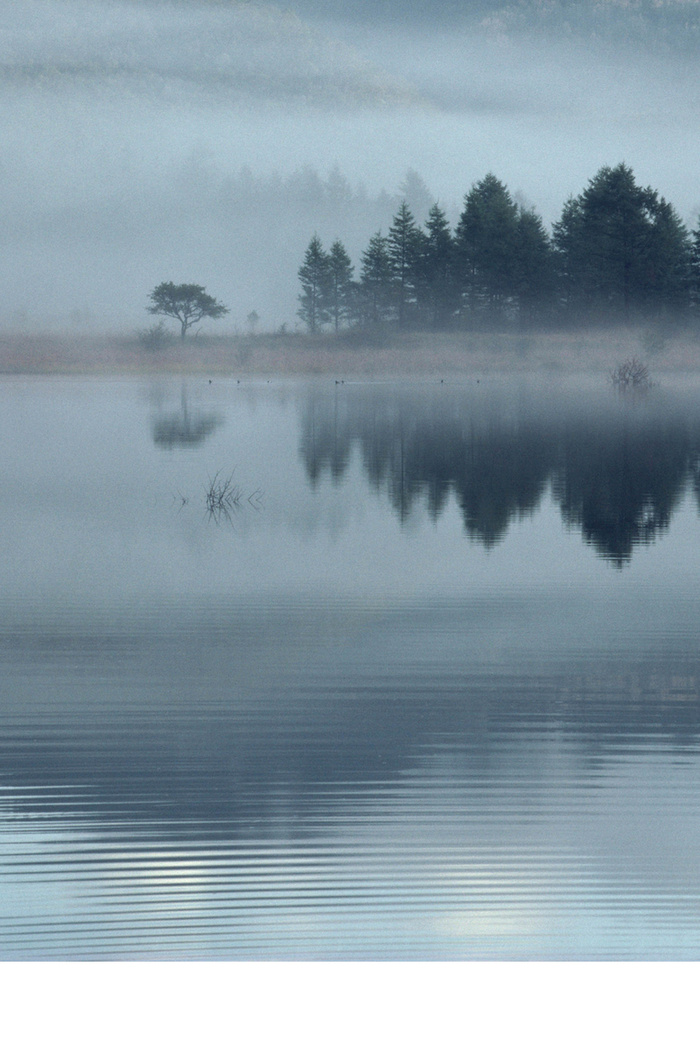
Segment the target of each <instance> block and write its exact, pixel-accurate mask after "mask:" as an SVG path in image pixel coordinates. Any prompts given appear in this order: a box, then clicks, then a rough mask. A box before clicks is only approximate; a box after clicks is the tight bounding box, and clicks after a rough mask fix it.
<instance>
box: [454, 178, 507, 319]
mask: <svg viewBox="0 0 700 1051" xmlns="http://www.w3.org/2000/svg"><path fill="white" fill-rule="evenodd" d="M517 243H518V208H517V205H516V204H515V202H514V201H513V199H512V197H511V195H510V193H509V192H508V190H507V189H506V187H505V186H504V185H503V183H501V182H499V180H498V179H497V178H496V176H495V175H493V174H491V173H489V174H488V175H486V176H485V177H484V178H483V179H482V180H481V181H480V182H478V183H476V184H475V185H474V186H473V187H472V189H471V190H470V192H469V193H468V194H467V196H466V197H465V199H464V209H463V211H462V214H461V216H460V219H459V223H458V226H457V231H456V245H457V254H458V266H459V271H460V280H461V286H462V292H463V295H464V300H465V305H466V307H467V309H468V311H469V312H470V313H471V314H472V315H474V316H479V315H482V316H486V317H487V318H488V319H489V320H490V321H495V320H499V319H503V318H504V317H505V316H506V315H507V313H508V312H509V307H510V306H511V304H512V302H513V300H514V297H515V294H516V265H515V258H516V251H517Z"/></svg>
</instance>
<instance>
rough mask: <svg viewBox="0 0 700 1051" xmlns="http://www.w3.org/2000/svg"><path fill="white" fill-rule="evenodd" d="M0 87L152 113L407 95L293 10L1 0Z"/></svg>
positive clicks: (376, 100) (377, 101) (124, 0)
mask: <svg viewBox="0 0 700 1051" xmlns="http://www.w3.org/2000/svg"><path fill="white" fill-rule="evenodd" d="M0 85H1V86H2V89H3V90H5V91H11V90H13V89H14V91H15V92H19V91H22V90H25V91H26V90H33V91H36V92H40V93H41V92H51V93H54V94H55V93H56V92H71V91H72V92H75V91H77V90H80V89H81V88H82V89H85V90H87V91H89V92H90V94H91V96H92V97H94V96H95V95H97V97H102V98H105V97H106V98H110V97H114V96H115V95H119V96H123V97H127V98H128V97H134V98H139V97H143V96H146V97H148V99H149V100H150V102H151V103H157V104H158V105H161V106H173V105H178V104H180V103H182V102H187V103H189V104H191V103H193V102H199V103H200V104H207V103H211V102H215V103H218V104H228V105H240V104H245V103H246V102H250V101H260V100H262V101H264V100H265V99H268V98H273V99H275V100H279V99H280V98H282V97H284V98H285V99H287V100H289V101H300V102H304V101H308V100H313V102H314V103H315V104H317V105H318V104H321V103H323V104H325V105H334V106H338V105H343V104H353V105H357V104H365V105H367V104H371V105H383V104H386V103H397V102H404V101H406V100H407V99H409V98H410V97H411V95H412V92H411V89H409V88H408V86H407V84H405V83H403V82H402V81H401V80H400V79H399V78H396V77H392V76H389V75H387V74H386V73H383V72H382V71H381V69H379V68H377V67H376V66H373V65H372V64H371V63H370V62H368V61H367V60H366V59H364V58H363V57H362V55H360V54H359V53H358V52H357V51H356V50H354V49H353V48H352V47H350V46H349V45H348V44H345V43H343V42H341V41H340V40H339V39H337V38H334V37H333V36H332V35H331V34H329V33H327V32H324V31H323V30H321V29H319V28H317V27H314V26H312V25H310V24H308V23H305V22H304V21H302V20H301V19H300V18H299V17H297V16H296V15H295V14H294V13H292V12H288V11H287V12H285V11H282V10H280V9H279V8H278V7H276V6H272V5H267V6H266V5H264V4H261V5H254V4H247V3H236V2H232V3H226V4H210V3H207V2H206V0H203V2H198V3H195V4H190V3H188V4H181V3H178V2H177V0H172V2H168V0H163V2H159V0H156V2H151V3H148V2H146V3H139V4H135V3H133V2H131V0H117V2H115V3H100V2H97V3H88V2H85V0H34V2H33V3H28V4H26V5H24V4H23V5H19V6H18V5H16V4H12V3H3V4H0Z"/></svg>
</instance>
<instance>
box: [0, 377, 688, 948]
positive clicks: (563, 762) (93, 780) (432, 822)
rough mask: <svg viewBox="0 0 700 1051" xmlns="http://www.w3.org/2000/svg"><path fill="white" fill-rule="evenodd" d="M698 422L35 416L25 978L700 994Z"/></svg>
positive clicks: (14, 385)
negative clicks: (303, 980)
mask: <svg viewBox="0 0 700 1051" xmlns="http://www.w3.org/2000/svg"><path fill="white" fill-rule="evenodd" d="M669 386H670V385H669ZM699 407H700V401H699V400H698V397H697V392H694V391H691V390H690V389H688V390H687V391H686V392H684V393H683V392H680V387H679V389H678V390H676V391H672V390H670V389H668V387H665V386H664V385H663V384H662V385H661V386H660V387H659V389H657V390H656V392H655V393H654V394H653V395H652V396H651V397H649V398H648V399H646V400H642V401H638V402H620V401H619V400H616V399H615V398H614V397H613V396H612V394H611V393H610V392H609V391H608V390H607V389H606V385H605V381H604V379H603V380H601V381H600V383H595V382H590V383H589V384H588V386H586V387H581V388H579V387H576V386H573V385H570V386H568V387H567V386H565V385H563V384H560V385H559V386H557V387H551V388H550V389H548V390H546V391H544V392H538V391H537V390H536V389H535V387H534V385H529V386H528V385H525V386H520V387H513V388H508V387H506V386H505V385H499V384H497V383H496V382H495V381H492V380H489V379H488V378H483V379H482V380H481V382H480V384H479V385H476V383H475V382H469V383H468V382H465V383H463V384H455V383H445V384H440V383H439V382H438V383H435V382H431V383H428V382H426V383H413V384H403V385H392V384H350V383H345V384H336V383H335V382H334V380H333V379H331V380H323V381H321V380H319V381H317V382H315V383H305V382H294V383H292V382H282V381H272V382H270V383H267V382H264V381H263V382H259V383H250V382H245V383H244V382H242V383H240V384H237V383H236V382H235V381H223V380H221V379H215V380H214V381H213V382H212V383H211V384H209V383H208V382H207V380H206V379H205V380H197V381H187V385H186V387H185V388H184V389H183V386H182V381H181V380H179V379H176V378H167V377H165V378H163V379H162V380H153V381H151V380H128V381H127V380H124V381H121V380H120V381H103V380H59V379H51V380H6V381H3V382H2V383H0V714H1V718H0V957H1V958H3V959H67V958H82V959H93V958H103V957H108V958H119V959H123V958H129V959H130V958H155V959H165V958H179V959H194V958H197V959H201V958H204V959H215V958H217V959H219V958H225V959H453V958H466V959H491V958H499V959H540V958H545V959H562V958H576V959H589V958H596V959H598V958H634V959H661V958H673V959H687V958H693V959H697V958H698V957H699V956H700V809H699V802H700V776H699V775H700V761H699V755H698V743H699V737H698V734H699V732H700V693H699V683H700V678H699V673H700V660H699V656H698V637H699V629H700V610H699V602H700V600H699V598H698V596H699V594H700V590H699V588H698V584H699V582H700V520H699V517H698V492H699V489H700V487H699V485H698V477H699V472H698V464H699V463H700V411H699ZM216 472H221V474H220V478H224V479H225V478H228V477H229V475H230V474H231V472H233V475H232V484H233V485H236V486H237V487H238V488H237V490H236V493H235V496H236V501H235V502H234V503H233V504H232V506H231V507H229V509H228V513H225V512H223V513H221V514H218V515H214V516H212V515H210V514H208V513H207V509H206V502H205V490H206V487H207V485H208V483H209V481H210V480H211V479H212V478H214V476H215V475H216Z"/></svg>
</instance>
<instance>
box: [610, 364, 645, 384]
mask: <svg viewBox="0 0 700 1051" xmlns="http://www.w3.org/2000/svg"><path fill="white" fill-rule="evenodd" d="M610 380H611V382H612V384H613V386H614V387H617V389H618V390H633V389H634V390H648V389H649V387H651V379H650V377H649V368H648V366H647V365H645V364H644V362H643V361H637V359H636V358H628V359H627V361H623V362H622V364H621V365H617V366H616V367H615V368H614V369H613V371H612V372H611V373H610Z"/></svg>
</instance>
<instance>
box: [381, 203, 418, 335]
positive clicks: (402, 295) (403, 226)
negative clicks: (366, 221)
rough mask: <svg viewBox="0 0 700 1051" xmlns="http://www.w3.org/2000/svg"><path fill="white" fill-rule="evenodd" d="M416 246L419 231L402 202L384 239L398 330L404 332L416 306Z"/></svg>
mask: <svg viewBox="0 0 700 1051" xmlns="http://www.w3.org/2000/svg"><path fill="white" fill-rule="evenodd" d="M418 244H419V240H418V227H417V226H416V223H415V219H414V218H413V214H412V212H411V210H410V208H409V207H408V205H407V204H406V202H405V201H403V202H402V203H401V207H400V208H399V210H398V212H397V213H396V215H395V216H394V219H393V222H392V224H391V227H390V228H389V236H388V237H387V248H388V252H389V259H390V261H391V270H392V277H393V281H394V297H395V302H396V315H397V321H398V323H399V328H405V326H406V323H407V321H408V318H409V313H410V310H411V307H412V305H413V303H414V302H415V273H416V260H417V257H418Z"/></svg>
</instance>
